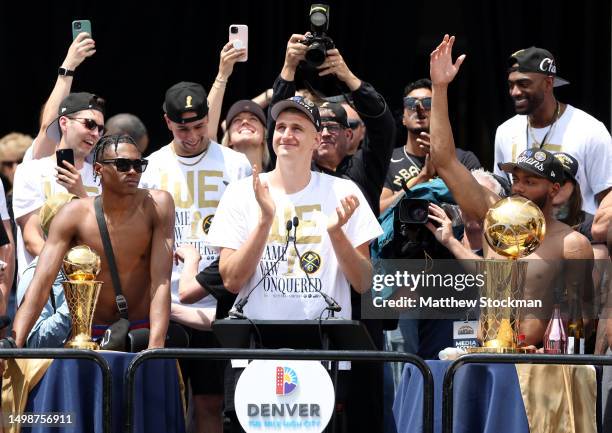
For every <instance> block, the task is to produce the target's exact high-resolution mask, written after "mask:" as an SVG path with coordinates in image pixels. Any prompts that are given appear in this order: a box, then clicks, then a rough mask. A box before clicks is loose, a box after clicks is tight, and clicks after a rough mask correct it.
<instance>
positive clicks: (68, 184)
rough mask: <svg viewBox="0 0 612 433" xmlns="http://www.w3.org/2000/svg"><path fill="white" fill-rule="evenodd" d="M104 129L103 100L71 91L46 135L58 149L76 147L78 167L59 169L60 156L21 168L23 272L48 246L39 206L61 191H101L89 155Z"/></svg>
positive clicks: (18, 210) (17, 202)
mask: <svg viewBox="0 0 612 433" xmlns="http://www.w3.org/2000/svg"><path fill="white" fill-rule="evenodd" d="M103 130H104V100H103V99H102V98H100V97H98V96H96V95H93V94H91V93H71V94H70V95H68V96H67V97H66V98H64V100H63V101H62V102H61V104H60V105H59V110H58V117H57V118H56V119H55V120H54V121H53V122H51V124H50V125H49V127H48V128H47V135H48V136H49V137H50V138H51V139H52V140H54V141H56V142H59V145H58V147H57V148H58V149H71V150H72V152H73V153H74V165H72V164H70V163H69V162H64V167H58V165H57V161H56V157H55V155H52V156H49V157H46V158H42V159H34V160H29V161H24V162H23V163H22V164H20V165H19V166H18V167H17V171H16V172H15V181H14V184H13V213H14V216H15V221H16V222H17V225H18V227H17V263H18V267H19V274H20V273H21V272H22V271H23V269H25V268H26V266H27V265H28V264H29V263H30V262H31V261H32V259H33V258H34V257H36V256H38V255H39V254H40V252H41V250H42V247H43V245H44V238H43V233H42V230H41V228H40V219H39V218H38V210H39V209H40V207H41V206H42V205H43V203H44V202H45V200H46V199H47V198H48V197H50V196H51V195H53V194H56V193H58V192H70V193H72V194H74V195H76V196H77V197H87V196H88V195H98V194H99V192H100V188H99V186H98V184H97V182H96V181H95V180H94V176H93V174H94V172H93V167H92V165H91V163H90V162H88V161H86V159H85V158H87V156H89V154H90V153H91V151H92V150H93V148H94V146H95V144H96V142H97V141H98V139H99V138H100V136H101V135H102V132H103Z"/></svg>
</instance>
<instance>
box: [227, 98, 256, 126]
mask: <svg viewBox="0 0 612 433" xmlns="http://www.w3.org/2000/svg"><path fill="white" fill-rule="evenodd" d="M245 112H246V113H251V114H253V115H254V116H255V117H257V118H258V119H259V121H260V122H261V124H262V125H264V126H266V114H265V113H264V111H263V109H262V108H261V107H260V106H259V104H256V103H255V102H253V101H251V100H250V99H243V100H241V101H238V102H234V104H233V105H232V106H231V107H230V109H229V111H228V112H227V116H226V117H225V125H226V128H229V126H230V123H232V120H234V117H236V116H237V115H238V114H240V113H245Z"/></svg>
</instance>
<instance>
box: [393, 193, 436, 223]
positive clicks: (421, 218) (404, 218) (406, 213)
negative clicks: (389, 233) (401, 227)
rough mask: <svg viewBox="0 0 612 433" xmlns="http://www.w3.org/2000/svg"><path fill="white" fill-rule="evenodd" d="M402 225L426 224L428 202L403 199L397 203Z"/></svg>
mask: <svg viewBox="0 0 612 433" xmlns="http://www.w3.org/2000/svg"><path fill="white" fill-rule="evenodd" d="M398 212H399V215H398V217H399V220H400V222H401V223H402V224H426V223H427V221H429V201H428V200H423V199H420V198H404V199H402V200H400V202H399V203H398Z"/></svg>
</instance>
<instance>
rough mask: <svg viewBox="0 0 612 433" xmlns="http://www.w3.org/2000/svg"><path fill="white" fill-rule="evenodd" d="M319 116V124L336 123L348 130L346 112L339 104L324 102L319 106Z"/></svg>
mask: <svg viewBox="0 0 612 433" xmlns="http://www.w3.org/2000/svg"><path fill="white" fill-rule="evenodd" d="M319 114H320V115H321V122H338V123H339V124H340V125H342V126H343V127H344V128H349V122H348V116H347V114H346V110H345V109H344V107H343V106H342V105H340V104H337V103H335V102H324V103H322V104H321V105H319Z"/></svg>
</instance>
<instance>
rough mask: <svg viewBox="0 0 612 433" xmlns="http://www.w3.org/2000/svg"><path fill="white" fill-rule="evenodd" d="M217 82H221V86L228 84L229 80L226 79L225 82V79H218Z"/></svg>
mask: <svg viewBox="0 0 612 433" xmlns="http://www.w3.org/2000/svg"><path fill="white" fill-rule="evenodd" d="M215 81H218V82H219V83H221V84H227V79H225V80H224V79H222V78H219V77H216V78H215Z"/></svg>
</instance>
